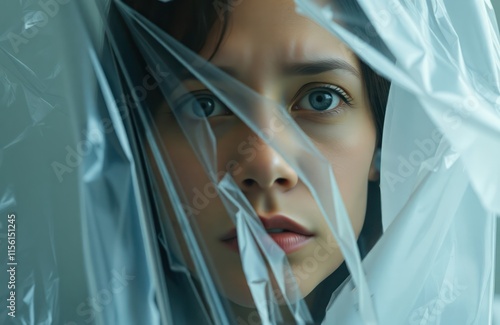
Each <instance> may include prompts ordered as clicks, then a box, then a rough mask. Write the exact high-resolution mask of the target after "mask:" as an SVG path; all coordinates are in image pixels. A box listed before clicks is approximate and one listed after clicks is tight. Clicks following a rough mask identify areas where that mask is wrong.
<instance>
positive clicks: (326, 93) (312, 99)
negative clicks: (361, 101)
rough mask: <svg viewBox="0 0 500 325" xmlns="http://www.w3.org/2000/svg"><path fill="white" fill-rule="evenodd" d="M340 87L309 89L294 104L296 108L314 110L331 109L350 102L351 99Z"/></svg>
mask: <svg viewBox="0 0 500 325" xmlns="http://www.w3.org/2000/svg"><path fill="white" fill-rule="evenodd" d="M341 92H342V91H341V90H340V89H331V88H328V87H318V88H313V89H311V90H309V91H308V92H307V93H306V94H305V96H303V97H302V98H300V99H299V101H297V102H296V104H294V105H293V108H292V109H294V110H297V109H304V110H314V111H319V112H322V111H330V110H334V109H335V108H337V107H339V106H341V105H342V103H344V102H345V103H349V100H348V99H347V98H346V96H345V95H344V94H342V93H341Z"/></svg>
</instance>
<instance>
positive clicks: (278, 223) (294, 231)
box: [220, 215, 315, 254]
mask: <svg viewBox="0 0 500 325" xmlns="http://www.w3.org/2000/svg"><path fill="white" fill-rule="evenodd" d="M259 219H260V221H261V222H262V224H263V226H264V229H266V230H270V229H283V230H284V231H283V232H280V233H268V235H269V236H270V237H271V238H272V239H273V240H274V242H275V243H276V244H277V245H278V246H279V247H280V248H281V249H282V250H283V251H284V252H285V254H290V253H293V252H295V251H298V250H300V249H301V248H302V247H304V246H305V245H306V244H307V243H308V242H309V241H310V240H311V239H312V237H314V235H315V234H314V233H313V232H311V231H309V230H308V229H306V228H305V227H303V226H302V225H300V224H298V223H297V222H295V221H293V220H292V219H290V218H288V217H285V216H283V215H275V216H272V217H269V218H264V217H261V216H259ZM220 240H221V241H222V242H223V243H224V244H226V246H228V248H230V249H231V250H233V251H236V252H237V253H239V248H238V236H237V232H236V228H232V229H231V230H230V231H228V232H227V233H226V234H225V235H223V236H222V237H221V238H220Z"/></svg>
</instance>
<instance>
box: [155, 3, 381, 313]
mask: <svg viewBox="0 0 500 325" xmlns="http://www.w3.org/2000/svg"><path fill="white" fill-rule="evenodd" d="M229 3H231V1H230V2H229ZM235 3H236V2H233V4H235ZM237 3H238V4H235V5H234V6H233V7H228V8H221V10H229V11H230V22H229V25H228V31H227V33H226V35H225V37H224V40H223V42H222V44H221V46H220V47H219V49H218V51H217V52H216V54H215V56H214V57H213V58H212V60H211V63H212V64H214V65H215V66H218V67H220V68H223V69H224V70H226V71H231V74H232V75H233V77H234V78H235V79H238V80H239V81H241V82H242V83H244V84H245V85H247V86H248V87H249V88H251V89H253V90H254V91H255V92H257V93H258V94H260V95H261V96H263V97H265V98H267V99H271V100H272V101H274V102H276V103H279V104H281V105H285V106H286V107H289V113H290V114H291V116H292V117H293V118H294V119H295V121H296V122H297V124H298V125H299V126H300V127H301V128H302V129H303V130H304V132H305V133H306V134H307V135H308V136H309V138H310V139H311V140H312V142H313V143H314V144H315V145H316V147H317V148H318V149H319V151H320V152H321V153H322V154H323V155H324V156H325V157H326V159H327V160H328V161H329V163H330V164H331V166H332V167H333V171H334V173H335V177H336V181H337V184H338V186H339V189H340V192H341V195H342V198H343V200H344V204H345V206H346V208H347V211H348V213H349V216H350V219H351V222H352V226H353V229H354V231H355V234H356V236H358V235H359V233H360V231H361V228H362V225H363V222H364V218H365V213H366V201H367V185H368V181H369V179H370V178H372V175H375V173H374V170H373V168H372V158H373V156H374V151H375V144H376V130H375V123H374V118H373V116H372V113H371V110H370V106H369V103H368V101H367V96H366V92H365V89H364V87H363V84H364V83H363V80H362V76H361V71H360V64H359V62H358V59H357V58H356V56H355V55H354V54H353V53H351V52H350V51H349V50H348V49H347V47H346V46H345V45H344V44H343V43H342V42H341V41H340V40H338V39H337V38H335V37H334V36H332V35H331V34H329V33H328V32H327V31H325V30H323V29H322V28H321V27H319V26H318V25H316V24H315V23H313V22H311V21H310V20H308V19H306V18H304V17H302V16H299V15H297V14H296V13H295V7H294V3H293V1H291V0H272V1H270V0H252V1H238V2H237ZM219 28H220V21H217V22H216V24H215V26H214V28H213V29H212V30H213V32H212V33H210V35H209V38H208V41H207V43H206V46H205V48H204V49H203V50H202V51H201V53H200V55H201V56H203V57H205V58H209V57H210V55H211V54H212V50H213V48H214V44H215V43H216V41H217V38H218V30H219ZM184 87H185V88H186V89H187V90H188V91H190V92H194V94H195V95H196V96H197V98H199V102H200V104H202V105H205V106H206V107H208V108H207V110H206V112H207V114H209V115H208V121H209V123H210V125H211V127H212V129H213V130H214V134H215V135H216V140H217V164H218V165H217V168H218V171H223V172H226V171H227V170H228V167H229V169H231V171H230V172H231V173H232V175H233V178H234V180H235V182H236V183H237V185H238V186H239V187H240V189H241V191H242V192H243V193H244V195H245V196H246V198H247V199H248V201H249V202H250V203H251V205H252V207H253V208H254V210H255V212H256V214H257V215H258V216H260V217H261V219H262V220H263V223H264V225H266V226H268V228H280V229H275V230H270V231H269V232H270V233H273V234H271V236H272V238H274V239H275V241H276V242H277V243H278V245H279V246H281V247H282V248H283V250H284V251H285V253H286V254H287V257H288V260H289V263H290V266H291V268H292V270H293V272H294V275H295V278H296V280H297V283H298V285H299V287H300V290H301V293H302V294H303V296H307V295H308V294H309V293H310V292H311V291H312V290H313V289H314V288H315V287H316V286H317V285H318V284H319V283H320V282H321V281H323V280H324V279H325V278H326V277H327V276H328V275H330V274H331V273H332V272H333V271H335V270H336V269H337V267H338V266H339V265H340V264H341V263H342V261H343V256H342V254H341V252H340V250H339V248H338V246H337V245H336V244H335V241H334V239H333V236H332V234H331V232H330V230H329V228H328V225H327V223H326V221H325V219H324V218H323V216H322V214H321V213H320V211H319V209H318V206H317V204H316V202H315V200H314V199H313V197H312V196H311V193H310V192H309V190H308V188H307V187H306V185H305V184H304V182H303V181H302V180H301V179H299V178H298V176H297V173H296V172H295V171H294V169H293V168H291V167H290V165H288V164H287V162H286V161H285V160H284V159H283V157H281V156H280V155H279V154H278V153H277V152H276V151H275V150H273V148H271V147H270V146H269V145H268V144H266V143H265V142H264V141H263V140H262V139H260V138H258V137H257V136H256V135H255V133H253V132H252V131H251V130H250V129H249V128H248V127H247V126H246V125H245V124H244V122H242V121H241V120H240V119H238V118H237V117H235V116H234V115H232V114H227V110H226V109H224V108H222V109H220V107H219V106H218V105H219V104H218V103H217V99H216V98H215V97H212V95H211V94H210V92H209V91H208V90H207V87H206V86H204V85H203V84H202V83H200V82H198V81H194V80H189V81H186V82H185V83H184ZM213 104H215V105H216V106H215V109H214V110H213V111H211V107H212V106H211V105H213ZM189 107H190V106H189V105H187V108H186V109H190V108H189ZM272 109H274V108H272ZM156 123H157V125H158V127H159V130H160V135H161V137H162V140H163V141H164V144H165V148H166V151H167V152H168V155H169V157H170V159H171V161H172V163H173V166H174V168H175V173H176V174H177V175H178V178H179V180H180V183H181V184H182V190H183V191H184V193H185V194H186V198H187V200H188V202H187V204H188V205H189V209H188V210H190V212H191V213H192V214H193V218H194V222H195V223H196V225H197V226H198V228H199V230H200V234H201V236H202V240H203V241H202V242H204V246H205V249H206V252H207V253H208V254H209V259H211V261H212V263H213V266H214V269H215V271H216V272H217V274H218V276H219V278H220V279H221V286H222V288H221V290H222V291H223V292H224V294H225V295H226V296H227V297H228V298H229V299H231V300H232V301H233V302H236V303H238V304H241V305H247V306H251V305H253V302H252V298H251V294H250V291H249V289H248V286H247V281H246V279H245V276H244V273H243V270H242V266H241V260H240V255H239V253H238V252H237V250H235V249H234V238H233V240H231V239H230V238H228V233H231V230H232V229H234V224H233V222H232V219H231V217H230V216H229V215H228V214H227V212H226V209H225V208H224V205H223V204H222V202H221V200H220V199H219V197H218V196H216V195H215V194H214V190H213V188H214V187H213V186H212V183H211V182H210V180H209V178H208V177H207V176H206V174H205V172H204V169H203V168H202V165H201V164H200V163H199V161H198V159H197V157H196V156H195V154H194V151H193V149H192V148H191V146H190V145H189V143H188V142H187V140H186V138H185V136H184V134H183V132H182V131H181V129H180V128H179V127H178V124H177V122H176V120H175V118H174V116H173V115H172V114H171V113H169V108H168V107H165V108H164V109H162V110H160V112H159V113H158V114H157V115H156ZM217 129H219V130H217ZM220 130H223V131H220ZM219 131H220V132H219ZM298 154H300V153H298ZM325 177H326V175H325ZM166 201H167V200H166ZM169 209H171V207H169ZM170 214H171V215H172V213H170ZM292 223H295V224H296V225H295V226H290V227H289V226H288V225H291V224H292ZM174 224H175V225H176V223H175V222H174ZM297 226H298V228H299V229H297ZM175 227H177V226H175ZM283 230H284V232H282V231H283ZM176 231H177V234H178V235H179V237H180V238H181V237H182V235H181V232H180V230H179V228H177V229H176ZM274 232H276V233H274ZM278 232H280V233H278ZM229 237H231V236H229ZM224 239H226V240H224ZM187 251H188V250H187V249H186V248H185V247H184V252H185V254H186V255H187Z"/></svg>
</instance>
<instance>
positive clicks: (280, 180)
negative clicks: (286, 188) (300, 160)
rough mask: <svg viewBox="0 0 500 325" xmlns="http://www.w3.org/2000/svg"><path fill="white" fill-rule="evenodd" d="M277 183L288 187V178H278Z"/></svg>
mask: <svg viewBox="0 0 500 325" xmlns="http://www.w3.org/2000/svg"><path fill="white" fill-rule="evenodd" d="M276 183H278V184H279V185H288V183H289V182H288V180H287V179H286V178H278V179H276Z"/></svg>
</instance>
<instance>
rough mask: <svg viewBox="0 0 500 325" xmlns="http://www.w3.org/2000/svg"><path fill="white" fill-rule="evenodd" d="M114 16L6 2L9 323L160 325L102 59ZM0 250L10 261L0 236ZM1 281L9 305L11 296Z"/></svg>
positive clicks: (134, 181) (67, 5)
mask: <svg viewBox="0 0 500 325" xmlns="http://www.w3.org/2000/svg"><path fill="white" fill-rule="evenodd" d="M108 9H109V1H97V2H85V3H81V2H75V1H20V2H17V3H13V2H12V3H8V4H3V5H2V30H1V31H0V32H1V37H0V39H1V46H0V71H1V72H0V75H2V83H1V84H2V93H1V94H2V95H1V96H0V98H1V101H2V103H1V107H2V111H1V113H0V114H1V117H0V119H1V121H2V133H1V137H0V138H2V144H1V149H0V150H1V152H2V156H3V158H4V159H3V160H2V163H1V167H0V173H1V177H0V179H1V183H2V187H1V196H2V197H5V198H6V197H7V194H9V195H10V196H11V197H12V198H15V201H16V204H15V206H9V207H6V210H4V209H2V221H1V222H2V225H3V223H4V220H5V221H7V220H6V219H4V217H5V218H6V217H7V213H13V214H15V215H16V226H17V230H16V249H15V251H16V258H17V265H16V272H15V288H12V290H14V291H15V313H13V314H12V315H8V314H7V313H8V312H10V311H11V310H9V309H7V308H5V306H2V312H1V316H0V322H1V323H2V324H67V325H70V324H71V325H72V324H105V323H106V324H109V323H121V324H135V323H138V322H143V321H144V322H147V323H150V324H155V323H159V312H158V309H157V308H156V303H155V298H156V297H155V296H156V291H155V290H154V288H155V287H156V285H154V283H157V280H156V279H155V276H154V274H155V273H154V271H153V269H154V267H155V266H154V265H155V261H154V260H153V261H152V258H151V255H154V249H151V247H150V246H148V244H147V243H148V240H147V239H148V238H149V240H150V241H154V243H155V247H156V239H155V236H154V235H147V233H148V230H147V218H148V216H147V210H148V209H147V208H144V207H143V206H142V200H141V194H140V192H141V189H140V181H138V179H139V177H138V175H137V173H136V172H135V169H136V167H135V162H134V159H133V158H132V154H131V153H132V152H133V150H134V149H133V145H131V143H132V144H133V141H132V138H129V136H128V135H127V132H128V131H130V130H127V129H126V128H127V125H128V123H129V122H130V121H129V120H127V119H126V114H127V112H126V111H124V110H123V106H121V105H120V95H121V94H122V89H120V90H119V91H116V88H114V87H115V86H116V85H117V82H118V80H119V75H118V74H115V73H116V71H114V70H113V68H112V65H108V63H109V61H107V60H108V59H109V56H107V55H108V54H109V51H107V50H106V44H107V43H106V42H105V40H104V35H105V34H104V28H103V26H104V25H103V20H102V17H106V15H107V13H108ZM4 18H5V19H4ZM104 22H105V23H106V24H107V23H108V22H107V21H104ZM104 62H106V64H105V67H104V68H103V65H104V64H103V63H104ZM104 70H105V71H106V74H107V75H106V76H105V75H104V74H105V73H104V72H103V71H104ZM77 76H78V77H77ZM110 84H111V85H112V86H110ZM111 88H113V91H116V97H115V94H113V93H112V92H111V91H110V89H111ZM4 94H5V95H6V96H4ZM119 108H122V110H121V111H120V110H119ZM4 123H5V127H3V125H4ZM124 125H125V126H124ZM126 130H127V131H126ZM4 132H5V133H4ZM131 147H132V149H131ZM104 175H107V176H104ZM1 249H2V258H1V260H2V265H6V264H5V263H3V261H4V256H7V255H6V254H7V249H6V247H5V246H4V241H3V239H2V244H1ZM4 249H5V253H4ZM5 273H7V272H5V270H4V271H3V272H2V289H1V292H2V301H7V297H6V296H5V295H9V294H10V295H12V294H11V293H10V291H9V290H5V289H6V288H7V283H6V282H5V287H4V281H3V280H4V279H5V278H4V274H5ZM137 296H140V297H141V299H139V300H135V298H134V297H137ZM4 297H5V300H4Z"/></svg>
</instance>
